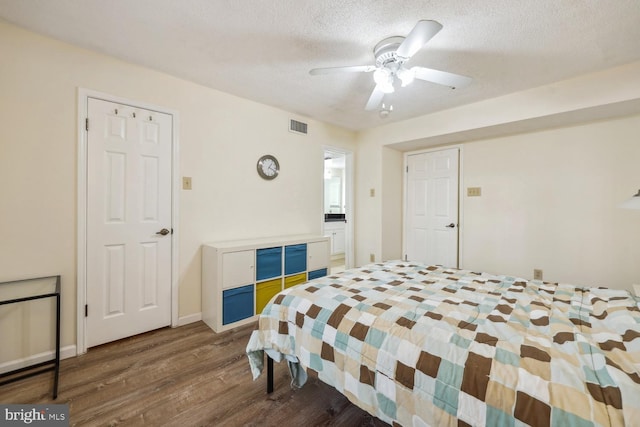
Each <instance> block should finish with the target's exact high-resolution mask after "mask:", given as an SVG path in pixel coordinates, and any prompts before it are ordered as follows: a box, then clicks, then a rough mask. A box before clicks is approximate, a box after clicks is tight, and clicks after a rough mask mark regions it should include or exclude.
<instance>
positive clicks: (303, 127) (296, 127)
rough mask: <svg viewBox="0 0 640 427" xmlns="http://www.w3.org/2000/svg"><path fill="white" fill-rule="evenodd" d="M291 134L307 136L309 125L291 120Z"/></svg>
mask: <svg viewBox="0 0 640 427" xmlns="http://www.w3.org/2000/svg"><path fill="white" fill-rule="evenodd" d="M289 132H295V133H301V134H303V135H306V134H307V124H306V123H302V122H299V121H297V120H293V119H291V120H290V121H289Z"/></svg>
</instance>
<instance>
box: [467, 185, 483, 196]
mask: <svg viewBox="0 0 640 427" xmlns="http://www.w3.org/2000/svg"><path fill="white" fill-rule="evenodd" d="M480 196H482V188H481V187H467V197H480Z"/></svg>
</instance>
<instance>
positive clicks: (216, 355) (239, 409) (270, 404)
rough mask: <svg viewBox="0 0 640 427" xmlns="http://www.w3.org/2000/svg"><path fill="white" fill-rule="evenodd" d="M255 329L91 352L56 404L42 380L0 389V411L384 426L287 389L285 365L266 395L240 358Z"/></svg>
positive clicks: (195, 333)
mask: <svg viewBox="0 0 640 427" xmlns="http://www.w3.org/2000/svg"><path fill="white" fill-rule="evenodd" d="M254 328H255V325H249V326H247V327H243V328H238V329H234V330H231V331H228V332H224V333H221V334H216V333H214V332H213V331H212V330H211V329H209V328H208V327H207V326H206V325H205V324H204V323H203V322H197V323H192V324H189V325H186V326H181V327H179V328H174V329H171V328H165V329H159V330H157V331H152V332H149V333H146V334H142V335H138V336H135V337H131V338H127V339H124V340H120V341H116V342H113V343H110V344H105V345H102V346H99V347H95V348H91V349H89V351H88V352H87V354H84V355H81V356H78V357H74V358H71V359H66V360H63V361H62V363H61V369H60V386H59V392H58V399H57V400H55V401H54V400H52V398H51V386H52V383H53V374H52V373H45V374H42V375H38V376H36V377H32V378H28V379H25V380H22V381H18V382H15V383H12V384H7V385H4V386H1V387H0V403H5V404H6V403H25V404H30V403H67V404H69V411H70V418H71V425H76V426H121V425H123V426H124V425H127V426H137V425H145V426H180V427H191V426H282V427H288V426H307V427H308V426H329V425H335V426H388V424H385V423H383V422H382V421H380V420H379V419H377V418H375V417H372V416H371V415H369V414H367V413H366V412H364V411H362V410H361V409H359V408H358V407H356V406H355V405H353V404H351V403H350V402H349V401H348V400H347V399H346V398H345V397H344V396H342V395H341V394H340V393H338V392H337V391H336V390H334V389H333V388H331V387H329V386H327V385H326V384H324V383H322V382H321V381H319V380H317V378H314V377H311V378H310V379H309V381H308V382H307V384H306V385H305V386H304V387H303V388H301V389H292V388H291V386H290V377H289V371H288V368H287V366H286V364H285V363H276V364H275V369H274V371H275V381H274V384H275V391H274V392H273V393H272V394H271V395H268V394H267V393H266V370H265V374H264V375H263V376H261V377H260V378H259V379H258V380H257V381H255V382H254V381H253V380H252V378H251V372H250V370H249V363H248V361H247V357H246V355H245V347H246V345H247V342H248V340H249V335H250V334H251V331H252V330H253V329H254Z"/></svg>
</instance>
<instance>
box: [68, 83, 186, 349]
mask: <svg viewBox="0 0 640 427" xmlns="http://www.w3.org/2000/svg"><path fill="white" fill-rule="evenodd" d="M78 114H79V122H80V123H82V124H83V125H84V126H83V128H82V130H81V132H80V133H79V153H80V156H79V161H78V162H79V163H78V187H79V190H78V210H79V212H78V342H77V351H78V353H84V352H86V350H87V347H92V346H95V345H99V344H102V343H106V342H110V341H115V340H118V339H121V338H125V337H128V336H132V335H136V334H139V333H142V332H146V331H149V330H153V329H157V328H160V327H164V326H169V325H176V324H177V286H176V283H177V274H176V272H177V271H176V270H177V268H176V267H177V253H176V248H177V244H176V242H177V237H176V236H177V233H176V231H177V230H176V227H174V222H175V218H176V214H177V206H178V205H177V200H176V194H177V191H176V190H177V187H176V179H175V174H174V172H173V171H174V170H176V169H175V168H176V158H175V157H176V156H175V154H176V153H177V149H176V146H175V145H176V142H177V141H176V139H175V132H174V129H175V119H176V116H175V113H173V112H170V111H166V110H165V111H161V109H159V108H157V107H153V106H147V105H141V104H140V103H137V102H133V101H128V100H123V99H117V98H115V97H110V96H108V95H104V94H98V93H95V92H89V91H81V93H80V96H79V108H78Z"/></svg>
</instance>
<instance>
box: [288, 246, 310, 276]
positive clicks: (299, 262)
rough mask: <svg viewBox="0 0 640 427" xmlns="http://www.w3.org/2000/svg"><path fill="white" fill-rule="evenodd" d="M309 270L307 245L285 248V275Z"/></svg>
mask: <svg viewBox="0 0 640 427" xmlns="http://www.w3.org/2000/svg"><path fill="white" fill-rule="evenodd" d="M306 269H307V244H306V243H303V244H301V245H290V246H285V248H284V274H286V275H289V274H295V273H300V272H302V271H305V270H306Z"/></svg>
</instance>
